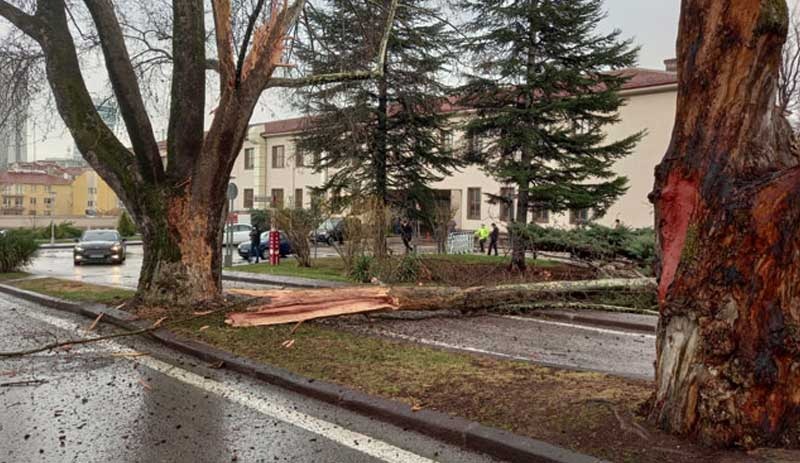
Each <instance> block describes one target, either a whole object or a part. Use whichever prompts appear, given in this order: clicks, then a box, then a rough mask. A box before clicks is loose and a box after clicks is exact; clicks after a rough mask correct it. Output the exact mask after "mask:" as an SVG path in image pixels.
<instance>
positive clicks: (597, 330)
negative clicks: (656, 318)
mask: <svg viewBox="0 0 800 463" xmlns="http://www.w3.org/2000/svg"><path fill="white" fill-rule="evenodd" d="M500 318H508V319H511V320H520V321H526V322H533V323H541V324H543V325H554V326H563V327H567V328H577V329H579V330H586V331H594V332H595V333H605V334H615V335H622V336H634V337H637V338H648V339H655V338H656V335H654V334H645V333H635V332H633V331H617V330H609V329H605V328H595V327H594V326H586V325H578V324H573V323H564V322H554V321H550V320H542V319H541V318H529V317H517V316H515V315H501V316H500Z"/></svg>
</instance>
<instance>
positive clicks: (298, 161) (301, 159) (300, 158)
mask: <svg viewBox="0 0 800 463" xmlns="http://www.w3.org/2000/svg"><path fill="white" fill-rule="evenodd" d="M294 165H295V166H297V167H311V166H309V165H308V162H306V154H305V153H304V152H303V151H301V150H300V148H295V149H294Z"/></svg>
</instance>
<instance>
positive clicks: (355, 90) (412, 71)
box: [297, 0, 460, 254]
mask: <svg viewBox="0 0 800 463" xmlns="http://www.w3.org/2000/svg"><path fill="white" fill-rule="evenodd" d="M385 11H386V8H385V6H384V7H381V4H380V3H378V2H368V1H367V2H359V1H356V2H353V1H351V0H331V1H330V2H329V4H328V8H325V9H313V10H310V11H309V15H308V18H307V21H308V22H309V23H311V24H313V27H312V28H310V29H313V30H315V31H318V33H317V34H316V37H313V38H312V39H313V40H312V41H309V42H311V43H312V44H311V45H309V46H306V47H304V48H301V49H299V50H298V53H297V54H298V58H299V61H300V62H301V63H303V65H304V66H306V67H308V68H309V71H311V72H314V73H323V72H335V71H337V70H340V69H353V68H355V67H358V66H362V67H363V70H367V69H368V66H371V63H369V62H368V61H369V60H368V59H365V57H369V56H373V55H374V48H375V47H376V46H377V45H376V44H377V43H378V41H379V39H380V31H381V30H382V29H381V24H383V22H384V21H385V19H384V16H385V14H384V12H385ZM437 18H438V10H437V9H436V8H435V7H432V6H431V5H430V4H429V3H428V2H427V1H426V0H408V1H406V2H404V6H402V7H401V8H399V9H398V10H397V16H396V19H395V26H394V28H393V29H392V33H391V36H390V39H389V43H388V46H387V51H386V62H385V68H384V70H385V72H384V75H383V77H382V78H380V79H377V80H370V81H363V82H345V83H338V84H332V85H324V86H318V87H311V88H307V89H304V91H303V92H302V95H301V99H300V104H301V105H302V107H303V110H304V111H305V112H306V114H307V115H308V116H309V124H308V126H307V127H306V130H305V131H304V133H303V134H302V135H301V136H300V137H299V139H298V140H297V146H298V149H299V151H300V152H301V153H305V154H306V156H307V158H309V159H315V160H316V162H315V168H316V169H317V170H318V171H320V170H326V169H327V170H328V172H329V174H330V175H329V177H328V180H327V182H326V183H325V184H324V185H323V186H322V187H321V189H323V190H325V191H327V192H330V193H331V194H332V197H334V198H337V199H338V200H340V201H341V202H342V203H343V204H347V203H348V202H349V201H350V200H352V199H353V198H358V197H363V196H375V197H376V198H378V199H379V201H380V202H381V203H382V204H383V205H384V206H385V207H389V208H393V209H398V210H401V211H403V212H404V213H405V214H409V215H412V216H413V214H414V213H415V212H417V211H424V210H429V209H430V208H424V207H422V205H425V204H429V203H430V202H431V201H433V194H432V191H431V190H430V188H429V185H430V184H431V183H432V182H435V181H438V180H440V179H442V178H443V177H444V176H446V175H449V174H450V172H451V170H452V169H453V168H455V167H457V166H458V165H460V161H459V160H458V159H457V158H456V157H454V155H453V150H452V147H451V146H449V142H448V140H450V136H449V133H450V131H451V130H452V129H451V128H450V127H449V126H448V125H447V117H446V115H444V114H442V113H441V112H440V109H441V105H442V103H443V102H445V101H446V98H447V97H448V96H449V95H448V94H449V90H448V88H447V87H446V85H444V84H443V83H442V80H441V79H442V77H443V74H444V72H445V71H446V70H447V69H446V68H447V63H448V59H449V56H448V53H449V47H450V45H452V41H451V39H450V37H449V36H448V33H447V29H446V25H445V23H444V22H443V21H441V20H440V19H437ZM365 39H366V40H365ZM365 43H366V44H367V45H366V46H365V45H364V44H365ZM383 241H384V240H382V239H378V238H377V237H376V242H379V243H378V247H377V248H376V252H377V253H378V254H382V253H383V252H385V248H384V247H383V246H384V245H383V244H380V243H382V242H383Z"/></svg>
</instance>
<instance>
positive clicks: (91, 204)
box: [86, 200, 94, 208]
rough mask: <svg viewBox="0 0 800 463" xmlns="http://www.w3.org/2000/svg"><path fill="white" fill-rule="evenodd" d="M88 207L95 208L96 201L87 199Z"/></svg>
mask: <svg viewBox="0 0 800 463" xmlns="http://www.w3.org/2000/svg"><path fill="white" fill-rule="evenodd" d="M86 207H88V208H93V207H94V201H92V200H89V201H86Z"/></svg>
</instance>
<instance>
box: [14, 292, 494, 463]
mask: <svg viewBox="0 0 800 463" xmlns="http://www.w3.org/2000/svg"><path fill="white" fill-rule="evenodd" d="M90 322H91V321H90V320H87V319H84V318H80V317H77V316H72V315H70V314H65V313H62V312H56V311H53V310H50V309H46V308H43V307H39V306H36V305H34V304H31V303H28V302H23V301H21V300H17V299H13V298H10V297H8V296H5V295H3V296H1V297H0V351H11V350H18V349H24V348H29V347H32V346H38V345H41V344H44V343H49V342H53V341H56V340H65V339H74V338H76V337H84V336H87V333H86V332H85V331H84V329H85V328H86V327H87V326H88V325H89V324H90ZM108 330H110V328H108V327H103V326H101V328H100V329H99V333H98V334H104V333H108V332H109V331H108ZM126 353H127V354H130V353H148V354H149V355H146V356H137V357H134V356H130V355H127V356H126V355H123V354H126ZM27 381H29V382H27ZM26 382H27V383H26ZM40 461H41V462H72V461H76V462H78V461H79V462H109V461H113V462H161V461H165V462H166V461H168V462H225V461H245V462H251V461H252V462H272V461H292V462H337V463H340V462H341V463H347V462H381V461H386V462H408V463H412V462H428V461H442V462H463V463H473V462H475V463H477V462H486V461H491V460H489V459H487V458H486V457H484V456H480V455H476V454H473V453H467V452H464V451H462V450H460V449H457V448H453V447H451V446H448V445H445V444H442V443H441V442H437V441H434V440H432V439H429V438H427V437H425V436H421V435H419V434H415V433H413V432H409V431H404V430H402V429H399V428H396V427H394V426H390V425H386V424H383V423H380V422H376V421H373V420H370V419H367V418H364V417H362V416H359V415H356V414H353V413H350V412H347V411H344V410H341V409H338V408H336V407H333V406H330V405H327V404H323V403H319V402H316V401H314V400H311V399H308V398H305V397H302V396H298V395H295V394H292V393H289V392H287V391H284V390H281V389H278V388H275V387H271V386H269V385H265V384H263V383H260V382H255V381H252V380H250V379H249V378H245V377H242V376H239V375H237V374H234V373H230V372H226V371H224V370H214V369H210V368H208V367H207V366H205V365H203V364H201V363H200V362H198V361H197V360H195V359H193V358H190V357H184V356H182V355H180V354H178V353H175V352H172V351H170V350H167V349H164V348H162V347H160V346H158V345H156V344H154V343H151V342H149V341H147V340H145V339H141V338H136V339H134V338H121V339H119V340H116V341H103V342H101V343H93V344H89V345H84V346H74V347H72V348H71V349H69V350H58V351H56V352H48V353H39V354H34V355H30V356H26V357H22V358H13V359H0V462H9V463H11V462H40Z"/></svg>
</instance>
